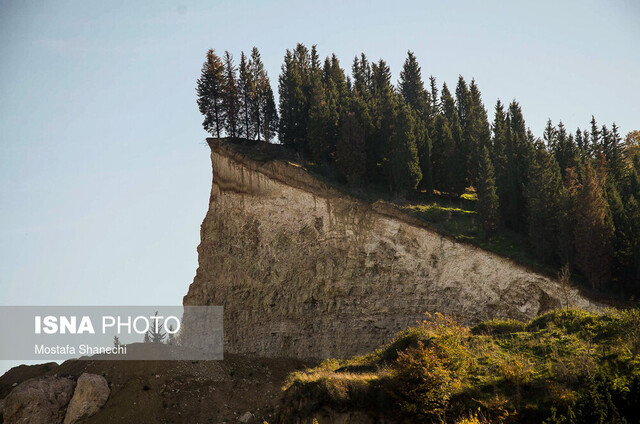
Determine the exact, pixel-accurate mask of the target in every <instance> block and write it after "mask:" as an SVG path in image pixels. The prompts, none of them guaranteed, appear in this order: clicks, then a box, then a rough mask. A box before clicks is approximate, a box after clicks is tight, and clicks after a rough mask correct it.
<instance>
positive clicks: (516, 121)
mask: <svg viewBox="0 0 640 424" xmlns="http://www.w3.org/2000/svg"><path fill="white" fill-rule="evenodd" d="M506 140H507V143H506V156H507V187H506V189H505V199H504V200H505V202H504V203H505V211H506V214H505V216H504V218H505V223H506V225H507V226H509V227H510V228H512V229H514V230H516V231H519V232H524V230H525V228H526V225H525V224H526V207H525V206H526V201H525V198H524V193H523V190H524V187H525V186H526V184H527V177H528V175H529V164H530V163H531V157H532V156H533V151H534V147H533V143H532V140H531V139H530V137H529V136H528V135H527V131H526V128H525V123H524V117H523V116H522V109H521V108H520V105H519V104H518V103H517V102H516V101H515V100H514V101H513V102H511V104H510V105H509V111H508V115H507V137H506Z"/></svg>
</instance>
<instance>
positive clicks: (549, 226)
mask: <svg viewBox="0 0 640 424" xmlns="http://www.w3.org/2000/svg"><path fill="white" fill-rule="evenodd" d="M562 188H563V187H562V180H561V177H560V169H559V167H558V164H557V162H556V161H555V159H554V157H553V156H552V155H551V154H550V153H549V152H547V151H546V149H545V148H544V146H543V145H542V144H539V145H538V147H537V150H536V154H535V157H534V162H533V164H532V165H531V167H530V169H529V178H528V183H527V187H526V192H525V195H526V200H527V226H528V236H529V242H530V243H531V245H532V247H533V251H534V252H535V254H536V256H537V257H538V258H540V259H541V260H542V261H543V262H544V263H552V262H553V259H554V258H555V257H556V255H557V251H558V244H559V241H558V232H559V230H560V211H561V192H562Z"/></svg>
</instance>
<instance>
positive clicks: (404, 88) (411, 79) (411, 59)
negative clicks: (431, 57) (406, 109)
mask: <svg viewBox="0 0 640 424" xmlns="http://www.w3.org/2000/svg"><path fill="white" fill-rule="evenodd" d="M398 87H399V90H400V94H401V95H402V98H403V99H404V101H405V103H406V104H407V105H409V106H410V107H411V108H412V109H413V110H414V111H415V112H416V113H417V115H418V116H419V117H420V118H421V119H423V120H426V118H427V116H428V113H429V111H428V109H429V103H428V94H427V92H426V91H425V89H424V83H423V82H422V75H421V71H420V65H418V61H417V60H416V57H415V55H414V54H413V53H412V52H411V51H409V52H407V59H406V60H405V62H404V66H403V68H402V71H400V81H399V82H398Z"/></svg>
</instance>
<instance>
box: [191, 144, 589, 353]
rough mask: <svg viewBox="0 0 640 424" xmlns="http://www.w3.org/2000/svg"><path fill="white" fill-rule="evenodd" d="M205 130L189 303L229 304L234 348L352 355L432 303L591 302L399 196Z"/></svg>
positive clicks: (489, 307) (543, 305)
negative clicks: (325, 175)
mask: <svg viewBox="0 0 640 424" xmlns="http://www.w3.org/2000/svg"><path fill="white" fill-rule="evenodd" d="M208 142H209V145H210V147H211V161H212V165H213V183H212V189H211V197H210V201H209V210H208V212H207V215H206V217H205V219H204V221H203V223H202V227H201V243H200V246H199V247H198V256H199V267H198V270H197V273H196V276H195V278H194V281H193V283H192V284H191V286H190V288H189V292H188V294H187V295H186V296H185V298H184V303H185V304H188V305H223V306H224V308H225V316H224V319H225V323H224V325H225V351H226V352H233V353H246V354H255V355H260V356H285V357H298V358H323V357H330V356H332V357H335V356H337V357H345V356H350V355H355V354H361V353H364V352H368V351H370V350H372V349H374V348H376V347H378V346H380V345H381V344H383V343H386V342H388V341H390V340H391V339H392V337H393V336H394V335H395V334H396V333H397V332H398V331H400V330H403V329H405V328H406V327H408V326H411V325H414V324H415V323H416V322H417V321H420V320H422V319H423V318H424V314H425V312H442V313H448V314H457V315H459V316H461V317H463V318H464V319H465V320H467V321H469V322H477V321H479V320H485V319H490V318H515V319H530V318H533V317H535V316H536V315H538V314H540V313H542V312H545V311H547V310H550V309H553V308H556V307H560V306H563V305H564V303H565V301H566V299H570V302H571V304H572V305H573V306H580V307H585V308H593V307H594V305H593V303H591V302H590V301H589V300H587V299H585V298H584V297H582V296H581V295H580V294H579V293H578V292H577V291H576V290H575V289H572V288H566V287H560V286H559V285H558V283H557V282H556V281H555V280H553V279H551V278H549V277H547V276H544V275H542V274H539V273H536V272H533V271H531V270H529V269H528V268H526V267H523V266H520V265H518V264H516V263H514V262H513V261H511V260H509V259H506V258H503V257H501V256H499V255H496V254H493V253H490V252H487V251H484V250H482V249H480V248H477V247H475V246H472V245H469V244H466V243H461V242H457V241H456V240H454V239H452V238H450V237H447V236H446V235H444V234H441V233H439V232H437V231H436V230H435V229H433V228H431V227H429V226H428V225H427V224H425V223H423V222H422V221H419V220H418V219H416V218H413V217H411V216H408V215H406V214H403V213H401V212H400V211H399V210H398V209H397V208H395V207H394V206H392V205H389V204H386V203H381V202H376V203H373V204H370V203H366V202H364V201H361V200H356V199H354V198H352V197H349V196H347V195H344V194H342V193H341V192H339V191H337V190H335V189H333V188H331V187H329V186H328V185H326V184H324V183H323V182H321V181H320V180H318V179H316V178H314V177H312V176H310V175H309V174H308V173H307V172H306V171H304V170H303V169H301V168H300V167H299V166H296V165H293V164H290V163H287V162H284V161H280V160H262V161H261V160H254V159H251V158H250V156H249V155H248V154H246V153H242V152H241V151H239V150H238V149H236V148H234V147H233V146H230V145H228V144H226V143H225V142H222V141H219V140H215V139H209V140H208ZM254 156H256V155H252V157H254ZM186 336H189V329H188V328H187V329H186ZM191 336H193V335H191Z"/></svg>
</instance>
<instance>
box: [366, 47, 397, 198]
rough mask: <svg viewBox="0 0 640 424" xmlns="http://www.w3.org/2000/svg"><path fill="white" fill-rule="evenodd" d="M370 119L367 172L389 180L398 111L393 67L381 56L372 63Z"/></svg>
mask: <svg viewBox="0 0 640 424" xmlns="http://www.w3.org/2000/svg"><path fill="white" fill-rule="evenodd" d="M371 80H372V82H371V119H372V122H373V131H372V134H371V137H369V139H368V142H369V143H368V144H369V148H367V160H368V162H369V163H368V166H367V169H368V173H369V174H370V175H371V176H372V177H373V178H377V179H379V181H380V182H388V183H389V185H390V187H391V185H392V181H393V171H392V169H391V165H390V160H391V153H392V137H393V131H394V126H395V123H396V114H397V99H396V96H395V94H394V90H393V86H392V85H391V70H390V69H389V67H388V66H387V64H386V62H385V61H384V60H382V59H380V61H379V62H378V63H374V64H372V65H371Z"/></svg>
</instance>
